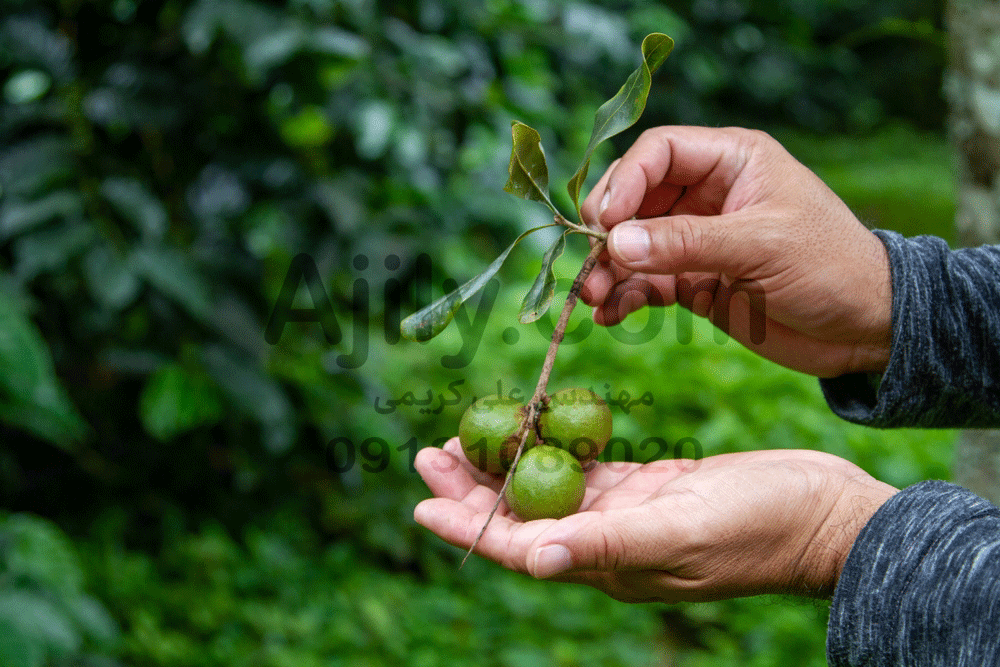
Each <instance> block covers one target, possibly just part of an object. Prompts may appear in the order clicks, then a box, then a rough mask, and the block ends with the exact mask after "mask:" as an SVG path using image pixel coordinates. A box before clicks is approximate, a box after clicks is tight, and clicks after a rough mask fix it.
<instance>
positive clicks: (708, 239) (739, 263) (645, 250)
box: [608, 211, 780, 276]
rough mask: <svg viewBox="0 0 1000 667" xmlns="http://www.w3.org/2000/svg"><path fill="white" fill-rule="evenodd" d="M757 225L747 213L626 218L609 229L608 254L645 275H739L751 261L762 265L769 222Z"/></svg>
mask: <svg viewBox="0 0 1000 667" xmlns="http://www.w3.org/2000/svg"><path fill="white" fill-rule="evenodd" d="M757 223H758V221H756V220H754V219H752V216H751V215H750V214H748V213H746V212H744V211H741V212H734V213H728V214H724V215H717V216H697V215H674V216H668V217H662V218H646V219H643V220H628V221H626V222H622V223H620V224H618V225H615V226H614V227H613V228H612V229H611V231H610V232H608V252H609V254H610V255H611V258H612V259H613V260H614V261H615V262H616V263H617V264H619V265H621V266H622V267H624V268H627V269H631V270H633V271H638V272H641V273H650V274H663V275H672V274H678V273H684V272H688V271H695V272H710V273H718V272H722V273H726V274H729V275H735V276H739V275H742V274H743V273H744V271H745V270H746V269H747V268H748V267H749V265H750V264H751V263H757V264H759V262H760V260H761V259H762V256H761V253H762V252H764V251H765V250H766V248H765V247H762V237H764V234H762V233H761V232H763V231H764V229H765V226H764V225H761V224H757ZM770 241H771V242H773V241H774V239H771V240H770ZM774 247H775V246H774V244H773V243H772V244H771V248H772V252H773V248H774ZM778 247H780V246H778Z"/></svg>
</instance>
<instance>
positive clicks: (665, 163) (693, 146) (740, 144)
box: [591, 127, 765, 228]
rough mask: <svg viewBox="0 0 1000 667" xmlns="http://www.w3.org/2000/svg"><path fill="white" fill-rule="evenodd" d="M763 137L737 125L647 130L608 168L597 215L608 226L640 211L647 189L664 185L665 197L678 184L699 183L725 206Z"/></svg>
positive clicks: (702, 195)
mask: <svg viewBox="0 0 1000 667" xmlns="http://www.w3.org/2000/svg"><path fill="white" fill-rule="evenodd" d="M764 136H765V135H763V134H759V133H754V132H751V131H749V130H740V129H736V128H729V129H717V128H701V127H658V128H654V129H651V130H646V131H645V132H643V133H642V135H640V137H639V139H637V140H636V142H635V143H634V144H633V145H632V146H631V147H630V148H629V149H628V151H626V152H625V154H624V155H623V156H622V157H621V159H620V161H619V162H618V164H617V165H616V166H615V168H614V170H613V171H611V172H610V173H609V175H608V180H607V185H606V190H604V191H603V192H596V193H591V195H592V196H593V197H594V198H595V199H596V200H597V201H604V202H605V204H606V205H605V206H604V207H602V210H601V213H600V215H599V220H600V221H601V223H602V224H603V225H605V226H606V227H609V228H610V227H612V226H613V225H614V224H616V223H618V222H621V221H622V220H627V219H629V218H632V217H634V216H636V215H637V214H638V213H639V211H640V207H641V206H642V203H643V201H644V200H646V198H647V193H649V192H650V191H653V190H654V189H656V188H659V187H661V186H663V190H662V193H663V195H665V196H666V195H668V194H670V193H675V192H676V189H675V188H678V187H685V186H694V185H697V186H698V191H699V197H700V198H704V199H710V200H715V201H717V202H718V203H719V206H720V207H721V205H722V203H723V202H724V201H725V198H726V195H727V193H728V191H729V189H730V188H731V187H732V184H733V183H734V182H735V181H736V179H737V178H738V177H739V175H740V173H741V171H742V169H743V167H744V166H745V165H746V162H747V160H748V159H749V154H750V152H751V150H752V148H753V147H754V145H755V144H756V143H758V142H762V141H764ZM595 189H596V188H595ZM666 198H669V197H666ZM675 198H676V197H675Z"/></svg>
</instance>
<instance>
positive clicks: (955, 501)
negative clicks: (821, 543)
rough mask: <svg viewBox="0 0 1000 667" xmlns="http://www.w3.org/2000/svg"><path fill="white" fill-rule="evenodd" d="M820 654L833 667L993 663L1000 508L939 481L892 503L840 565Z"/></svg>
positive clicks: (996, 655)
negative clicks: (824, 641) (825, 638)
mask: <svg viewBox="0 0 1000 667" xmlns="http://www.w3.org/2000/svg"><path fill="white" fill-rule="evenodd" d="M931 518H932V519H933V520H929V519H931ZM826 647H827V660H828V661H829V664H830V666H831V667H846V666H848V665H850V666H852V667H854V666H860V665H866V666H870V667H877V666H881V665H914V666H920V667H938V666H939V667H965V666H968V667H972V666H973V665H975V666H976V667H981V666H982V665H1000V510H998V509H997V508H996V507H995V506H993V505H991V504H990V503H989V502H987V501H986V500H983V499H982V498H980V497H979V496H977V495H975V494H974V493H972V492H971V491H968V490H966V489H963V488H961V487H958V486H955V485H953V484H948V483H946V482H938V481H928V482H920V483H919V484H916V485H914V486H911V487H908V488H906V489H904V490H903V491H901V492H900V493H898V494H896V495H895V496H893V497H892V498H890V499H889V501H888V502H886V503H885V504H884V505H883V506H882V507H881V508H879V510H878V512H876V513H875V515H874V516H873V517H872V518H871V520H870V521H869V522H868V524H867V525H866V526H865V527H864V529H862V531H861V534H860V535H859V536H858V539H857V540H856V541H855V543H854V545H853V547H852V548H851V552H850V554H849V555H848V557H847V561H846V563H845V565H844V570H843V573H842V574H841V576H840V580H839V581H838V583H837V588H836V591H835V592H834V596H833V603H832V605H831V607H830V622H829V628H828V632H827V645H826Z"/></svg>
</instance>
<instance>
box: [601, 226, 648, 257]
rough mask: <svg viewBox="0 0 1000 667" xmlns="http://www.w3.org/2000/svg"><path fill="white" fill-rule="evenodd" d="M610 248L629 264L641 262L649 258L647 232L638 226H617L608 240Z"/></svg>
mask: <svg viewBox="0 0 1000 667" xmlns="http://www.w3.org/2000/svg"><path fill="white" fill-rule="evenodd" d="M608 240H609V241H610V243H611V247H613V248H614V249H615V251H616V252H617V253H618V254H619V255H621V256H622V257H624V258H625V259H626V260H628V261H630V262H641V261H643V260H645V259H647V258H648V257H649V245H650V241H649V232H647V231H646V229H645V227H641V226H639V225H618V226H617V227H615V228H614V229H612V230H611V236H610V237H609V239H608Z"/></svg>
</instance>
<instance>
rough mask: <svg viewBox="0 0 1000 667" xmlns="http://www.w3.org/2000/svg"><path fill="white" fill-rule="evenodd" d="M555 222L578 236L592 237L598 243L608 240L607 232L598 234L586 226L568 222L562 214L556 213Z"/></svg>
mask: <svg viewBox="0 0 1000 667" xmlns="http://www.w3.org/2000/svg"><path fill="white" fill-rule="evenodd" d="M555 221H556V224H559V225H562V226H563V227H569V228H570V229H572V230H573V231H574V232H576V233H578V234H586V235H587V236H591V237H593V238H595V239H597V240H598V241H604V242H606V241H607V240H608V234H607V232H598V231H595V230H593V229H591V228H590V227H587V226H585V225H580V224H577V223H575V222H573V221H572V220H568V219H566V218H565V217H563V215H562V213H556V215H555Z"/></svg>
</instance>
